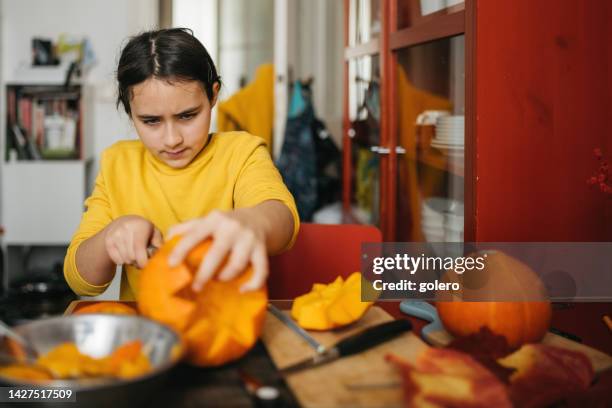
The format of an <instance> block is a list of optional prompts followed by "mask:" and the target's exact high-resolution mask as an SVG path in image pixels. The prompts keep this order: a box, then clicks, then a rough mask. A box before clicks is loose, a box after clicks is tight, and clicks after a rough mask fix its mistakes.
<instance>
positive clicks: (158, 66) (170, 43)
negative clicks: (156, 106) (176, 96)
mask: <svg viewBox="0 0 612 408" xmlns="http://www.w3.org/2000/svg"><path fill="white" fill-rule="evenodd" d="M151 77H154V78H158V79H164V80H166V81H170V82H172V81H200V83H201V84H202V86H203V88H204V90H205V91H206V96H207V97H208V100H209V101H212V99H213V85H214V84H215V83H217V82H218V83H219V84H220V83H221V78H220V77H219V76H218V75H217V69H216V68H215V64H214V63H213V61H212V58H210V55H209V54H208V51H206V48H204V46H203V45H202V43H201V42H200V41H198V39H197V38H195V37H194V36H193V32H192V31H191V30H189V29H187V28H170V29H164V30H156V31H147V32H144V33H141V34H139V35H137V36H135V37H132V38H130V41H129V42H128V43H127V44H126V46H125V47H124V48H123V50H122V51H121V57H120V58H119V66H118V67H117V82H118V83H119V94H118V96H117V107H118V106H119V104H122V105H123V108H124V109H125V112H126V113H127V114H128V116H130V114H131V108H130V99H131V96H132V94H131V91H132V87H133V86H134V85H137V84H139V83H141V82H144V81H146V80H147V79H149V78H151Z"/></svg>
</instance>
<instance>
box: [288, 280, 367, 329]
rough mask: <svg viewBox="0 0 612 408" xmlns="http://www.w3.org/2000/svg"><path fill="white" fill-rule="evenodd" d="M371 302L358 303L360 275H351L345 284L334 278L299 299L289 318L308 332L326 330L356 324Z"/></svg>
mask: <svg viewBox="0 0 612 408" xmlns="http://www.w3.org/2000/svg"><path fill="white" fill-rule="evenodd" d="M372 304H373V302H362V301H361V274H360V273H359V272H354V273H353V274H351V275H350V276H349V277H348V278H347V279H346V281H345V280H344V279H342V277H338V278H336V280H334V282H332V283H330V284H329V285H324V284H321V283H315V284H314V285H313V287H312V291H311V292H309V293H306V294H304V295H302V296H298V297H297V298H296V299H295V301H294V302H293V305H292V307H291V316H292V317H293V318H294V320H296V322H297V323H298V325H300V326H301V327H303V328H305V329H309V330H329V329H334V328H338V327H342V326H346V325H348V324H351V323H353V322H355V321H357V320H359V319H360V318H361V317H362V316H363V315H364V314H365V312H366V311H367V310H368V309H369V308H370V306H372Z"/></svg>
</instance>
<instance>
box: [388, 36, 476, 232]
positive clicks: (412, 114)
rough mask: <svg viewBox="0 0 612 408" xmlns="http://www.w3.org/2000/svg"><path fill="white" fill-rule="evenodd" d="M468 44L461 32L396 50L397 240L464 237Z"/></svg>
mask: <svg viewBox="0 0 612 408" xmlns="http://www.w3.org/2000/svg"><path fill="white" fill-rule="evenodd" d="M464 48H465V47H464V36H463V35H460V36H455V37H450V38H444V39H440V40H436V41H431V42H427V43H424V44H421V45H416V46H413V47H408V48H404V49H401V50H400V51H398V53H397V60H398V72H397V77H396V86H395V98H396V104H397V110H396V112H397V128H398V134H397V141H398V145H399V146H401V147H403V150H402V152H404V153H403V154H401V155H398V166H397V169H398V174H397V217H396V220H397V221H396V232H397V239H398V240H399V241H428V242H461V241H463V229H464V204H463V202H464V149H465V137H464V133H465V130H464V129H465V120H464V118H465V116H464V115H465V78H464V77H465V69H464V66H465V64H464V60H465V58H464V55H465V52H464Z"/></svg>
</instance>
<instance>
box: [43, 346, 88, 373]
mask: <svg viewBox="0 0 612 408" xmlns="http://www.w3.org/2000/svg"><path fill="white" fill-rule="evenodd" d="M89 359H91V357H89V356H85V355H83V354H81V353H80V352H79V349H78V348H77V346H76V344H74V343H62V344H60V345H58V346H56V347H55V348H53V349H52V350H51V351H49V352H48V353H46V354H45V355H42V356H40V357H38V360H37V363H38V364H39V365H41V366H43V367H45V368H47V369H48V370H49V371H50V372H52V373H53V375H54V376H55V377H58V378H79V377H83V376H84V374H85V371H89V372H91V371H93V372H96V371H97V370H95V369H94V367H93V362H91V361H88V360H89ZM87 366H89V367H87ZM84 367H86V369H85V370H84Z"/></svg>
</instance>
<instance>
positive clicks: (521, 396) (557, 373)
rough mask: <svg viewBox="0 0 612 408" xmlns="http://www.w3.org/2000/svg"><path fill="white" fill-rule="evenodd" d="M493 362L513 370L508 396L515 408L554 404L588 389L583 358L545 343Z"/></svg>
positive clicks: (588, 367)
mask: <svg viewBox="0 0 612 408" xmlns="http://www.w3.org/2000/svg"><path fill="white" fill-rule="evenodd" d="M497 361H498V363H499V364H501V365H502V366H504V367H508V368H511V369H515V370H516V371H515V372H514V373H513V374H512V375H511V376H510V396H511V398H512V400H513V402H514V404H515V406H517V407H547V406H551V405H554V404H555V402H559V401H561V400H563V399H565V398H566V397H568V396H570V395H572V394H573V393H578V392H580V391H584V390H586V389H587V388H589V386H590V385H591V382H592V380H593V377H594V371H593V366H592V364H591V361H590V360H589V359H588V357H587V356H586V355H584V354H583V353H581V352H579V351H574V350H567V349H562V348H559V347H555V346H550V345H545V344H526V345H524V346H523V347H521V348H520V349H519V350H518V351H516V352H514V353H513V354H510V355H509V356H506V357H504V358H501V359H498V360H497Z"/></svg>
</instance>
